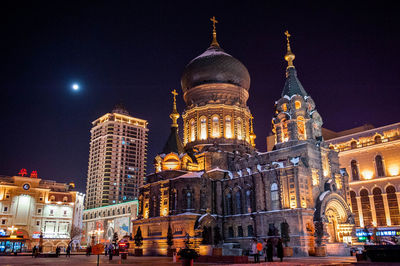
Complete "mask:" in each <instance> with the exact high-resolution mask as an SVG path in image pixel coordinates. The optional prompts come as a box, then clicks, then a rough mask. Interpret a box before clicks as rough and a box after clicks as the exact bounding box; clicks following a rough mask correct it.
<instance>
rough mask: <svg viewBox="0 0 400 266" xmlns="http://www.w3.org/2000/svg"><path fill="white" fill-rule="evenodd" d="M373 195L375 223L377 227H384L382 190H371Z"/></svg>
mask: <svg viewBox="0 0 400 266" xmlns="http://www.w3.org/2000/svg"><path fill="white" fill-rule="evenodd" d="M372 194H374V205H375V213H376V223H377V225H378V226H386V215H385V207H384V205H383V198H382V190H381V189H380V188H378V187H376V188H374V190H372Z"/></svg>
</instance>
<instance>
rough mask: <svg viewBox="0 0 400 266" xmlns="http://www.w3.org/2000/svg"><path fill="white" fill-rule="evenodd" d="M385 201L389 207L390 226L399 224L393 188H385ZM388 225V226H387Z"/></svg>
mask: <svg viewBox="0 0 400 266" xmlns="http://www.w3.org/2000/svg"><path fill="white" fill-rule="evenodd" d="M386 194H387V200H388V205H389V214H390V220H391V224H390V225H399V224H400V213H399V202H398V201H397V196H396V189H395V188H394V187H393V186H388V187H387V188H386ZM388 225H389V224H388Z"/></svg>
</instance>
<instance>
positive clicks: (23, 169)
mask: <svg viewBox="0 0 400 266" xmlns="http://www.w3.org/2000/svg"><path fill="white" fill-rule="evenodd" d="M27 174H28V172H27V171H26V169H25V168H22V169H21V170H20V171H19V173H18V175H20V176H25V175H27Z"/></svg>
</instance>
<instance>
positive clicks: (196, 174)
mask: <svg viewBox="0 0 400 266" xmlns="http://www.w3.org/2000/svg"><path fill="white" fill-rule="evenodd" d="M203 174H204V171H200V172H189V173H187V174H184V175H180V176H177V177H175V178H172V179H171V180H175V179H179V178H200V177H201V176H202V175H203Z"/></svg>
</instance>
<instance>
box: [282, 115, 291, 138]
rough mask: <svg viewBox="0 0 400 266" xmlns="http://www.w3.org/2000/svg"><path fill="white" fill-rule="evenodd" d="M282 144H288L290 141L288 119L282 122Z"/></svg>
mask: <svg viewBox="0 0 400 266" xmlns="http://www.w3.org/2000/svg"><path fill="white" fill-rule="evenodd" d="M281 135H282V142H286V141H288V140H289V131H288V125H287V121H286V119H283V120H282V133H281Z"/></svg>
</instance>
